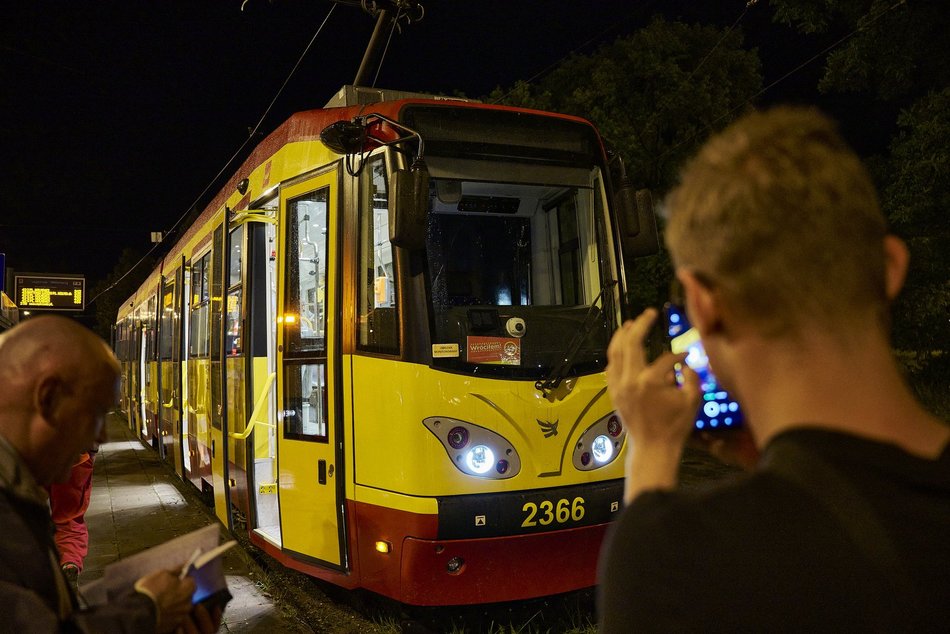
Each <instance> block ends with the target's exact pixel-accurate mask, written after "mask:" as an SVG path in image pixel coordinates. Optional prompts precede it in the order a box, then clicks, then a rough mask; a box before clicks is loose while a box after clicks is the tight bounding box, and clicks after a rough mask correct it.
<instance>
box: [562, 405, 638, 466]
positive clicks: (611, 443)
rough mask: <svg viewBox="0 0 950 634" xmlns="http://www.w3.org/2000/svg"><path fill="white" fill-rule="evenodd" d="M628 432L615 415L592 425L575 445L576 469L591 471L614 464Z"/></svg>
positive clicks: (610, 415) (605, 417)
mask: <svg viewBox="0 0 950 634" xmlns="http://www.w3.org/2000/svg"><path fill="white" fill-rule="evenodd" d="M626 437H627V430H625V429H624V428H623V425H622V424H621V423H620V418H619V417H618V416H617V414H615V413H611V414H608V415H607V416H604V417H603V418H600V419H598V420H597V421H596V422H595V423H594V424H593V425H590V426H589V427H588V428H587V429H586V430H585V431H584V433H583V434H581V437H580V438H579V439H578V441H577V443H576V444H575V445H574V458H573V463H574V468H575V469H577V470H579V471H591V470H593V469H599V468H601V467H603V466H606V465H608V464H610V463H612V462H613V461H614V460H616V459H617V456H618V455H620V450H621V449H622V448H623V443H624V440H625V439H626Z"/></svg>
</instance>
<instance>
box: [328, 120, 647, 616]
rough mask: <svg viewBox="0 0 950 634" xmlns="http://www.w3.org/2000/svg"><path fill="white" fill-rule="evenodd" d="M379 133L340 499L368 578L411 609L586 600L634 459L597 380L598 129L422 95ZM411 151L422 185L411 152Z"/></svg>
mask: <svg viewBox="0 0 950 634" xmlns="http://www.w3.org/2000/svg"><path fill="white" fill-rule="evenodd" d="M390 123H393V121H390ZM386 125H389V124H386ZM391 129H397V130H401V132H400V134H402V135H403V137H402V139H401V140H399V141H397V142H395V143H394V144H392V145H391V146H390V147H388V148H381V149H379V150H378V151H377V152H376V153H375V154H372V155H369V156H368V157H366V158H365V161H364V164H363V165H361V166H360V167H361V169H360V170H359V176H358V188H357V189H358V193H357V196H358V199H359V204H358V207H359V209H360V211H359V214H358V215H359V222H358V226H359V229H358V235H359V238H358V247H357V249H356V259H357V263H356V271H357V276H356V277H357V280H356V284H355V291H354V294H355V305H356V312H357V315H356V323H357V327H356V332H355V341H354V345H353V350H352V355H350V358H349V360H350V361H351V364H350V368H351V372H350V374H349V380H350V381H351V383H350V386H351V388H350V389H351V390H352V400H351V403H352V418H351V420H352V425H351V427H350V429H351V436H352V437H351V439H350V443H351V448H352V454H351V455H352V464H351V467H350V468H351V478H350V482H351V485H352V486H351V489H350V490H349V491H348V493H347V505H348V514H349V519H350V522H349V524H350V526H351V527H352V533H351V534H352V539H353V542H352V546H353V548H352V551H353V554H354V556H355V559H356V561H357V562H358V570H359V575H360V578H361V582H362V585H364V586H366V587H369V588H371V589H374V590H376V591H378V592H381V593H383V594H386V595H389V596H392V597H395V598H397V599H399V600H401V601H404V602H406V603H410V604H417V605H453V604H470V603H484V602H495V601H506V600H515V599H524V598H530V597H536V596H544V595H550V594H556V593H560V592H565V591H569V590H574V589H578V588H583V587H587V586H591V585H593V584H594V583H595V569H596V562H597V557H598V553H599V548H600V543H601V540H602V538H603V535H604V531H605V529H606V526H607V525H608V523H609V522H610V521H611V519H612V518H613V516H614V514H615V513H616V512H617V511H618V510H619V508H620V505H621V500H622V488H623V485H622V477H623V460H622V458H621V456H622V454H623V452H624V450H625V432H624V430H623V428H622V426H621V425H620V422H619V421H618V419H617V417H616V416H615V415H614V412H613V409H612V407H611V404H610V400H609V398H608V396H607V394H606V383H605V379H604V374H603V370H604V368H605V367H606V364H607V357H606V350H607V344H608V341H609V338H610V336H611V333H612V332H613V331H614V329H615V328H616V327H617V325H618V322H619V320H620V318H621V314H620V309H619V303H620V297H621V294H622V290H623V288H622V287H623V284H622V282H620V281H619V280H622V279H623V275H622V268H623V267H622V264H621V262H620V251H621V249H619V248H615V245H616V244H617V243H618V241H620V240H622V236H623V235H624V231H627V230H628V228H627V227H624V226H622V225H624V222H620V223H619V225H620V226H618V223H617V222H616V220H615V217H616V214H614V213H613V212H612V211H611V209H612V205H611V203H610V202H609V201H610V199H611V197H610V196H608V193H609V187H608V184H607V180H608V177H607V165H606V160H605V155H604V151H603V149H602V145H601V142H600V139H599V136H598V135H597V133H596V131H595V130H594V128H593V127H592V126H591V125H590V124H589V123H587V122H585V121H582V120H580V119H576V118H571V117H563V116H556V115H547V114H544V113H537V112H532V111H524V110H515V109H508V108H498V107H489V106H477V105H470V104H466V105H446V104H433V103H418V102H408V103H406V104H404V105H402V106H401V109H400V110H399V111H398V125H393V126H391ZM410 137H416V138H413V140H411V141H405V139H406V138H410ZM423 143H424V148H425V152H424V163H425V171H424V173H422V174H421V175H420V174H418V173H416V174H413V172H412V166H411V164H412V163H413V159H412V155H413V152H407V151H406V146H407V145H413V144H416V145H419V146H421V145H422V144H423ZM417 158H418V157H417ZM420 166H421V162H419V161H418V160H417V161H416V165H415V167H416V169H417V170H418V169H419V168H420ZM626 211H627V212H628V214H629V213H632V214H634V215H635V214H636V210H633V211H632V212H631V210H630V209H628V210H626ZM628 217H629V216H628ZM628 223H629V221H628Z"/></svg>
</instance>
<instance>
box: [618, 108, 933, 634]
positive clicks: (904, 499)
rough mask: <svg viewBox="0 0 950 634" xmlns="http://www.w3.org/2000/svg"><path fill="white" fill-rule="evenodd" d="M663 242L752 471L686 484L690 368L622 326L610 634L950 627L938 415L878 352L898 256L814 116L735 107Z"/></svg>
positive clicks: (854, 171)
mask: <svg viewBox="0 0 950 634" xmlns="http://www.w3.org/2000/svg"><path fill="white" fill-rule="evenodd" d="M667 207H668V209H669V214H670V216H669V223H668V226H667V231H666V240H667V244H668V246H669V250H670V253H671V255H672V258H673V262H674V265H675V269H676V277H677V278H678V280H679V281H680V282H681V283H682V287H683V290H684V294H685V301H686V307H687V311H688V314H689V318H690V321H691V323H692V324H693V325H694V326H695V327H696V328H697V329H698V331H699V334H700V337H701V339H702V342H703V344H704V346H705V349H706V352H707V354H708V356H709V361H710V364H711V367H712V369H713V371H714V372H715V373H716V375H717V377H718V378H719V379H720V380H721V382H722V383H723V385H724V386H725V387H726V388H727V389H728V390H729V391H730V392H731V393H732V394H733V395H734V396H736V397H737V399H738V400H739V401H740V402H741V404H742V408H743V410H744V412H745V420H746V425H747V429H748V431H749V432H750V433H751V435H752V438H753V440H754V442H755V445H756V446H757V447H758V449H759V451H760V454H761V457H760V459H759V462H758V464H757V465H756V467H755V470H754V472H752V473H751V474H749V475H746V476H744V477H742V478H738V479H736V480H735V481H732V482H729V483H726V484H721V485H718V486H715V487H712V488H709V489H708V490H704V491H690V492H685V491H677V490H676V484H677V481H676V479H677V467H678V465H679V461H680V457H681V455H682V450H683V446H684V445H685V444H686V442H687V440H688V439H689V437H690V436H691V434H692V429H693V421H694V414H695V412H696V409H697V406H698V403H699V387H698V383H699V382H698V379H697V377H696V375H695V374H694V373H692V372H691V371H690V370H688V369H684V371H683V372H684V373H683V386H682V387H679V386H677V384H676V380H675V378H674V376H675V375H674V365H676V364H678V363H679V362H681V361H682V360H683V355H674V354H672V353H670V354H666V355H663V356H661V357H660V358H659V359H657V360H656V361H655V362H653V363H650V364H648V363H647V361H646V358H645V355H644V352H643V340H644V338H645V337H646V336H647V334H648V332H649V331H650V328H651V326H652V323H653V321H654V320H655V319H656V311H654V310H647V311H645V312H644V313H643V314H642V315H640V316H639V317H638V318H637V319H635V320H633V321H630V322H628V323H626V324H624V326H623V327H622V328H621V329H620V330H618V331H617V333H616V334H615V336H614V338H613V340H612V341H611V344H610V347H609V350H608V359H609V365H608V367H607V382H608V389H609V393H610V395H611V398H612V399H613V402H614V405H615V407H616V408H617V411H618V412H619V413H620V416H621V418H622V420H623V422H624V425H625V426H626V428H627V433H628V436H627V438H628V443H629V446H628V448H627V477H626V488H625V494H624V497H625V502H626V505H627V506H626V508H625V509H624V511H623V513H622V515H621V517H620V519H619V520H618V521H617V523H616V525H615V526H614V528H613V530H612V533H611V535H610V537H609V538H608V543H607V545H606V546H605V548H604V551H603V552H602V554H601V568H600V580H601V589H600V596H599V611H600V626H601V630H602V631H603V632H631V631H636V632H639V631H677V632H681V631H699V630H702V631H731V632H735V631H756V632H766V631H768V632H772V631H862V632H865V631H881V632H885V631H886V632H894V631H931V630H940V631H945V630H946V628H947V627H948V623H950V573H948V565H950V539H948V535H950V449H948V440H950V427H948V426H947V425H946V424H944V423H942V422H941V421H939V420H938V419H936V418H934V417H933V416H931V415H930V414H929V413H928V412H926V411H925V410H924V409H923V408H922V407H921V406H920V404H919V403H917V401H916V400H915V398H914V397H913V395H912V393H911V391H910V389H909V388H908V386H907V385H906V383H905V381H904V379H903V377H902V375H901V372H900V370H899V368H898V366H897V364H896V363H895V361H894V359H893V356H892V353H891V350H890V347H889V319H888V304H889V302H890V300H892V299H893V298H894V297H895V296H896V295H897V293H898V291H899V290H900V288H901V286H902V285H903V281H904V275H905V273H906V270H907V262H908V252H907V248H906V246H905V245H904V243H903V242H902V241H901V240H900V239H898V238H896V237H894V236H891V235H888V234H887V233H886V228H885V223H884V219H883V216H882V214H881V212H880V209H879V207H878V202H877V197H876V194H875V191H874V187H873V185H872V184H871V181H870V178H869V176H868V174H867V172H866V170H865V169H864V167H863V166H862V165H861V163H860V161H859V160H858V159H857V157H856V156H855V155H854V153H853V152H852V151H851V150H850V149H849V148H848V147H847V146H846V145H845V143H844V142H843V141H842V140H841V138H840V136H839V135H838V132H837V131H836V129H835V126H834V125H833V124H832V123H831V122H830V121H828V120H827V119H826V118H825V117H824V116H822V115H821V114H819V113H818V112H816V111H814V110H808V109H798V108H777V109H774V110H772V111H768V112H765V113H754V114H751V115H748V116H746V117H743V118H742V119H740V120H739V121H738V122H736V123H735V124H733V125H732V126H730V127H729V128H727V129H726V130H725V131H724V132H722V133H721V134H719V135H717V136H716V137H714V138H713V139H711V140H710V141H709V142H708V143H707V144H706V146H705V147H704V148H703V149H702V150H701V151H700V153H699V155H698V156H697V157H696V158H695V159H694V160H693V161H692V162H691V163H690V164H689V165H688V166H687V168H686V170H685V171H684V173H683V177H682V181H681V183H680V185H679V186H678V187H677V188H676V190H675V191H673V192H672V193H671V195H670V197H669V199H668V205H667Z"/></svg>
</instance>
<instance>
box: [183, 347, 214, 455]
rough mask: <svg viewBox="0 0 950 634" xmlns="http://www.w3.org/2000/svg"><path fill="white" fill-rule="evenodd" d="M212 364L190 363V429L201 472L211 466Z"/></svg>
mask: <svg viewBox="0 0 950 634" xmlns="http://www.w3.org/2000/svg"><path fill="white" fill-rule="evenodd" d="M210 371H211V362H210V361H209V360H208V359H192V360H190V361H188V409H187V411H188V415H189V417H190V419H189V421H190V424H189V429H190V430H191V432H192V433H193V434H194V436H195V439H196V440H197V441H198V445H197V446H192V447H191V451H192V452H194V453H195V454H196V455H197V457H198V460H197V464H198V469H199V471H202V470H204V469H210V466H211V453H210V450H211V417H210V415H211V379H210V377H209V372H210Z"/></svg>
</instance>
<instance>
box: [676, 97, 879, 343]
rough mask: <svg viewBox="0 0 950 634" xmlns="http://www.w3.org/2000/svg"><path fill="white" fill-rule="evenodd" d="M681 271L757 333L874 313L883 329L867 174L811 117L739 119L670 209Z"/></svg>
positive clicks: (799, 112) (780, 113) (692, 166)
mask: <svg viewBox="0 0 950 634" xmlns="http://www.w3.org/2000/svg"><path fill="white" fill-rule="evenodd" d="M667 210H668V213H669V223H668V226H667V229H666V242H667V246H668V247H669V250H670V253H671V255H672V258H673V262H674V264H675V266H676V267H677V268H680V267H682V268H685V269H689V270H692V271H693V272H694V273H696V274H697V275H698V276H699V277H700V279H705V280H707V281H708V282H709V283H710V285H712V286H714V287H715V288H716V289H717V290H718V291H719V292H721V293H722V294H723V296H724V298H726V299H727V300H728V301H729V302H730V305H731V306H732V307H734V308H735V309H736V310H737V311H739V312H741V313H742V314H743V316H744V317H746V318H747V319H749V320H750V322H751V323H753V324H755V325H756V326H757V327H758V328H759V330H760V331H761V332H762V333H763V334H767V335H777V334H781V333H786V332H789V331H792V332H794V331H796V330H797V329H798V328H799V327H801V326H802V325H803V324H805V323H818V322H819V321H825V322H828V321H830V322H834V323H836V324H839V325H846V324H847V323H848V321H849V320H850V319H852V318H854V317H855V316H857V315H866V314H867V310H868V309H869V308H870V309H872V310H876V311H877V312H878V314H879V316H881V318H882V319H883V320H884V321H883V322H882V323H885V324H886V317H884V316H885V315H886V313H887V311H886V307H887V299H886V294H885V286H884V283H885V281H884V248H883V239H884V236H885V233H886V227H885V221H884V217H883V215H882V214H881V210H880V207H879V204H878V200H877V194H876V192H875V189H874V185H873V184H872V182H871V178H870V176H869V175H868V173H867V170H866V169H865V168H864V166H863V165H862V164H861V162H860V160H859V159H858V157H857V156H856V155H855V154H854V152H853V151H852V150H851V149H850V148H849V147H848V146H847V144H846V143H845V142H844V140H843V139H842V138H841V136H840V135H839V134H838V131H837V129H836V126H835V124H834V123H833V122H832V121H831V120H830V119H828V118H827V117H825V116H824V115H822V114H821V113H820V112H818V111H817V110H815V109H811V108H796V107H778V108H774V109H772V110H769V111H765V112H756V113H752V114H749V115H746V116H744V117H742V118H741V119H739V120H738V121H736V122H735V123H733V124H732V125H731V126H729V127H728V128H726V129H725V130H724V131H723V132H721V133H719V134H717V135H715V136H714V137H712V138H711V139H710V140H709V141H708V142H707V143H706V144H705V145H704V146H703V148H702V149H701V150H700V152H699V154H698V155H697V156H696V157H695V158H694V159H693V160H692V161H691V162H690V163H689V164H688V165H687V166H686V169H685V170H684V171H683V174H682V179H681V182H680V184H679V185H678V186H677V187H676V188H675V189H674V190H673V191H672V192H671V193H670V195H669V196H668V198H667Z"/></svg>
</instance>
